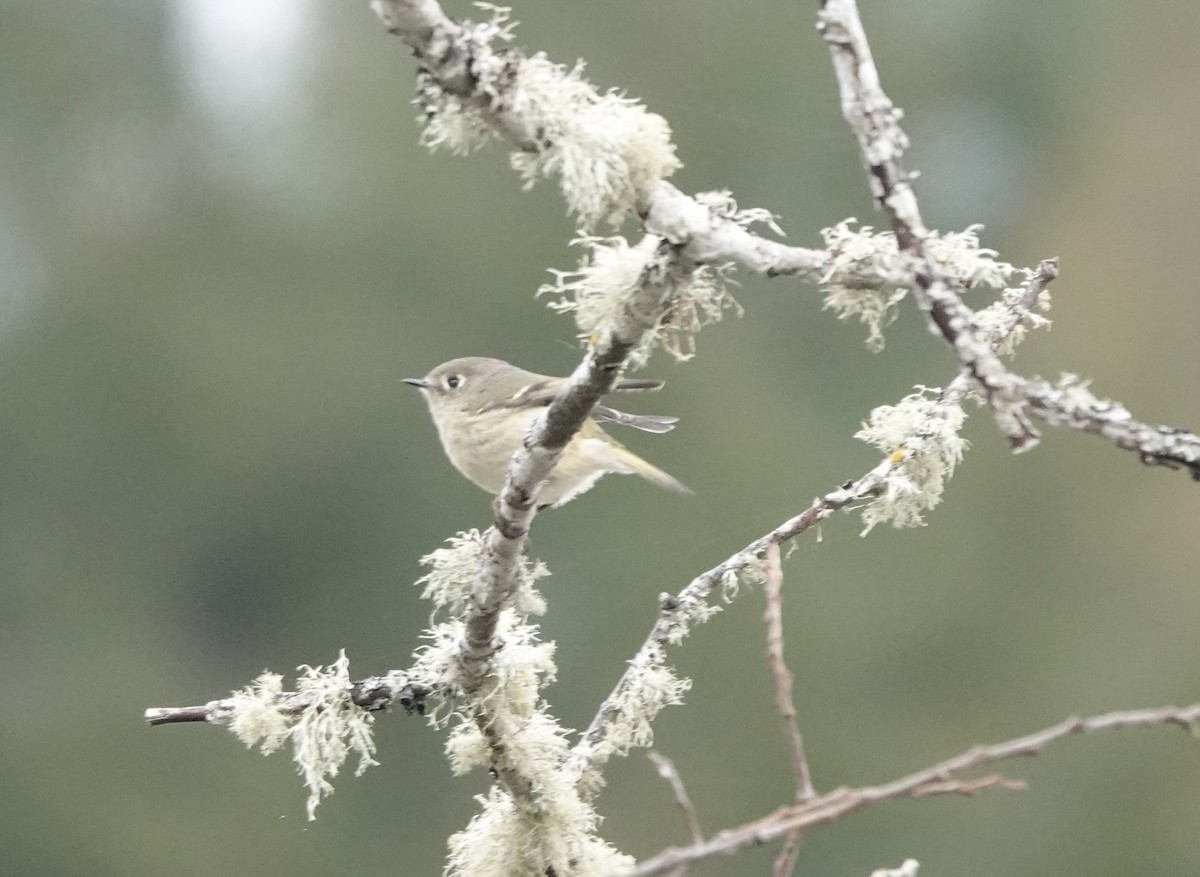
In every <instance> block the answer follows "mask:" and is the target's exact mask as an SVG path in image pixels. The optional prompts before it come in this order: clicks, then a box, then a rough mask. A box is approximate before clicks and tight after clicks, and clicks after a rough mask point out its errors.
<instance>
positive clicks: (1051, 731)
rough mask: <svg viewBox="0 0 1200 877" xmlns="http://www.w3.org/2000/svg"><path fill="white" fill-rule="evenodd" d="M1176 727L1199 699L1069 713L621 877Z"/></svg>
mask: <svg viewBox="0 0 1200 877" xmlns="http://www.w3.org/2000/svg"><path fill="white" fill-rule="evenodd" d="M1158 725H1178V726H1179V727H1181V728H1184V729H1185V730H1187V731H1189V732H1190V733H1193V734H1195V733H1196V731H1197V727H1198V725H1200V703H1195V704H1192V705H1191V706H1187V707H1183V708H1182V709H1180V708H1177V707H1170V706H1168V707H1159V708H1154V709H1142V710H1129V711H1123V712H1113V713H1105V714H1103V715H1098V716H1091V717H1088V718H1079V717H1072V718H1069V719H1066V720H1065V721H1063V722H1060V723H1059V724H1057V725H1053V726H1051V727H1049V728H1044V729H1042V730H1040V731H1035V732H1033V733H1032V734H1027V735H1025V736H1023V737H1017V738H1015V739H1012V740H1007V741H1005V742H1003V743H996V744H992V745H989V746H976V747H974V748H972V749H968V750H967V751H966V752H963V753H961V754H959V755H956V756H954V757H953V758H948V759H946V760H945V761H942V762H939V763H938V764H934V765H931V766H930V767H927V768H925V769H923V770H919V771H917V772H915V773H912V774H909V775H908V776H906V777H901V778H900V779H898V780H894V781H892V782H890V783H886V784H884V785H881V786H863V787H859V788H841V789H835V790H834V791H832V792H829V793H827V794H824V795H819V796H817V797H816V798H813V799H811V800H809V801H805V802H802V803H797V804H793V805H791V806H789V807H782V808H780V809H779V810H776V811H775V812H774V813H771V814H768V815H767V816H764V817H763V818H761V819H758V820H756V821H754V822H751V823H748V824H746V825H742V826H739V827H738V828H732V829H728V830H726V831H722V832H720V833H719V834H716V835H714V836H713V837H711V838H709V839H708V840H707V841H705V842H704V843H702V844H693V845H692V846H690V847H683V848H674V847H672V848H668V849H666V850H663V851H662V852H661V853H659V854H658V855H656V856H653V857H652V858H649V859H645V860H644V861H642V862H639V863H638V864H637V866H636V867H634V868H632V869H630V870H629V871H626V872H624V874H622V875H621V877H650V875H652V874H661V873H664V872H666V871H672V870H674V869H676V868H679V867H681V866H685V865H690V864H693V863H695V862H699V861H701V860H703V859H708V858H712V857H713V856H718V855H729V854H731V853H735V852H737V851H739V850H743V849H746V848H748V847H751V846H758V845H760V844H764V843H769V842H771V841H774V840H778V839H779V838H781V837H785V836H787V835H789V834H790V833H792V832H793V831H797V830H799V831H804V830H806V829H809V828H812V827H814V826H817V825H823V824H827V823H830V822H835V821H837V820H838V819H840V818H841V817H843V816H845V815H847V814H849V813H853V812H855V811H856V810H861V809H863V808H865V807H869V806H871V805H874V804H878V803H880V802H882V801H892V800H896V799H899V798H927V797H930V796H934V795H968V796H969V795H974V794H977V793H979V792H982V791H988V790H991V789H1018V790H1019V789H1021V788H1023V785H1022V784H1021V783H1017V782H1013V781H1011V780H1007V779H1005V778H1004V777H1001V776H999V775H990V776H986V777H982V778H979V779H974V780H962V779H958V778H957V775H958V774H960V773H963V772H964V771H967V770H971V769H972V768H976V767H980V766H982V765H985V764H992V763H995V762H997V761H1003V760H1005V759H1009V758H1014V757H1016V756H1027V755H1038V754H1039V753H1041V752H1042V751H1043V750H1044V749H1045V748H1046V747H1047V746H1049V745H1050V744H1051V743H1055V742H1057V741H1059V740H1062V739H1063V738H1065V737H1069V736H1072V735H1074V734H1082V733H1088V732H1093V731H1109V730H1122V729H1128V728H1146V727H1153V726H1158Z"/></svg>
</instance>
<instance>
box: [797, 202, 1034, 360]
mask: <svg viewBox="0 0 1200 877" xmlns="http://www.w3.org/2000/svg"><path fill="white" fill-rule="evenodd" d="M853 222H854V220H853V219H847V220H843V221H842V222H839V223H838V224H837V225H835V226H833V227H831V228H827V229H824V230H823V231H822V232H821V234H822V236H823V238H824V239H825V248H826V250H827V251H828V253H829V257H830V259H829V265H828V267H827V269H826V271H825V274H824V277H823V278H822V286H823V289H824V290H825V304H824V307H825V308H826V309H827V310H832V311H833V312H834V313H835V314H836V315H837V318H838V319H839V320H846V319H850V318H851V317H854V318H856V319H858V320H859V321H860V322H861V323H862V324H863V325H865V326H866V327H867V346H868V347H869V348H870V349H871V350H875V351H878V350H881V349H883V345H884V336H883V330H884V329H885V328H886V327H887V326H888V325H889V324H890V323H891V322H892V321H893V320H894V319H895V318H896V313H897V310H896V309H897V305H899V303H900V302H901V301H903V300H904V297H905V296H906V295H907V294H908V292H909V289H910V286H909V284H910V283H911V282H912V281H911V278H912V276H913V271H914V265H913V261H912V256H911V255H909V254H908V253H904V252H901V251H900V248H899V247H898V246H897V244H896V236H895V235H894V234H892V233H891V232H888V231H884V232H876V231H874V230H873V229H872V228H871V227H870V226H861V227H859V228H851V224H852V223H853ZM981 228H982V226H978V225H973V226H970V227H968V228H967V229H965V230H964V231H959V232H947V233H944V234H943V233H938V232H930V234H929V236H928V237H926V238H925V252H926V253H927V254H928V256H929V258H930V260H931V261H933V262H934V264H935V265H936V266H937V267H938V268H939V269H940V270H941V271H942V272H943V273H944V274H946V275H947V276H948V279H949V280H950V282H951V283H953V284H954V285H955V286H956V287H957V289H958V290H959V291H967V290H972V289H977V288H988V289H995V290H1003V289H1004V288H1005V286H1006V285H1007V283H1008V281H1009V278H1010V277H1011V276H1012V275H1013V274H1015V273H1016V269H1015V268H1013V266H1012V265H1009V264H1008V263H1007V262H1001V261H999V260H997V259H996V256H997V253H996V251H995V250H989V249H987V248H985V247H981V246H980V245H979V231H980V229H981Z"/></svg>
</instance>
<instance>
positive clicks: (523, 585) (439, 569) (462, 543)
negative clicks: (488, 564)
mask: <svg viewBox="0 0 1200 877" xmlns="http://www.w3.org/2000/svg"><path fill="white" fill-rule="evenodd" d="M446 543H447V547H445V548H438V549H436V550H434V551H432V552H430V553H429V554H426V555H425V556H424V557H422V558H421V565H422V566H425V567H428V569H429V572H427V573H425V575H423V576H421V577H420V578H419V579H417V581H416V584H418V585H424V586H425V589H424V590H423V591H422V592H421V596H422V597H423V598H424V599H426V600H429V601H431V602H432V603H433V605H434V608H435V611H436V610H439V609H442V610H445V611H447V612H448V613H449V614H450V615H460V614H462V612H463V611H464V610H466V609H467V607H469V606H470V605H471V601H472V600H473V599H474V594H475V588H476V587H477V583H478V581H479V571H480V570H481V569H482V568H483V564H484V560H485V557H486V551H487V540H486V539H485V538H484V535H483V534H482V533H480V532H479V531H478V530H468V531H466V532H460V533H456V534H455V535H454V536H451V537H450V538H449V539H447V540H446ZM549 574H550V571H549V570H548V569H547V568H546V565H545V564H544V563H542V562H541V561H531V560H529V559H527V558H522V559H521V562H520V566H519V568H518V570H517V576H516V590H515V591H514V594H513V604H514V606H515V607H516V608H517V609H518V611H520V612H523V613H526V614H529V615H541V614H542V613H544V612H545V611H546V602H545V600H543V599H542V596H541V594H539V593H538V592H537V589H536V588H535V587H534V584H535V583H536V582H537V581H538V579H541V578H545V577H546V576H548V575H549Z"/></svg>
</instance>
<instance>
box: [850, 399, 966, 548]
mask: <svg viewBox="0 0 1200 877" xmlns="http://www.w3.org/2000/svg"><path fill="white" fill-rule="evenodd" d="M965 420H966V413H965V412H964V411H963V409H962V407H961V406H960V405H957V404H949V403H946V402H943V401H941V400H940V399H939V398H938V397H937V392H936V391H935V390H930V389H927V388H921V389H920V390H918V392H916V393H913V394H912V395H910V396H907V397H905V398H904V399H903V400H902V401H901V402H900V403H899V404H898V405H882V406H880V407H878V408H876V409H875V410H874V411H872V412H871V417H870V420H869V422H867V423H864V424H863V427H862V429H860V430H859V431H858V432H857V433H856V434H855V438H858V439H861V440H863V441H865V442H868V443H870V444H872V445H874V446H875V447H876V448H878V449H879V450H881V451H884V452H885V453H888V454H890V455H891V456H892V458H893V461H894V465H893V466H892V468H891V470H890V472H889V473H888V475H887V477H886V480H885V481H884V484H883V489H882V491H881V492H880V494H879V495H878V496H876V497H875V498H873V499H872V500H870V501H869V502H868V503H867V504H866V505H865V506H864V507H863V510H862V515H863V523H864V524H865V525H866V526H865V528H864V529H863V531H862V535H864V536H865V535H867V533H869V532H871V530H872V529H873V528H874V527H876V526H877V525H879V524H881V523H889V524H891V525H892V526H893V527H896V528H904V527H919V526H923V525H924V523H925V520H924V515H925V513H926V512H927V511H929V510H930V509H932V508H933V507H934V506H936V505H937V504H938V503H939V502H941V498H942V493H943V492H944V491H945V489H946V482H947V481H948V480H949V479H950V477H951V476H952V475H953V474H954V469H955V467H956V466H957V465H958V463H959V462H960V461H961V460H962V457H963V454H964V453H965V452H966V449H967V444H968V443H967V441H966V439H964V438H962V436H961V435H959V431H960V430H961V429H962V425H963V423H964V422H965Z"/></svg>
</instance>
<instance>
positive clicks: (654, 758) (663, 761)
mask: <svg viewBox="0 0 1200 877" xmlns="http://www.w3.org/2000/svg"><path fill="white" fill-rule="evenodd" d="M646 757H647V758H649V759H650V761H651V762H652V763H653V764H654V769H655V770H656V771H657V772H658V775H659V776H660V777H662V778H663V779H664V780H666V781H667V785H669V786H670V787H671V793H672V794H674V795H675V803H676V804H678V805H679V811H680V812H681V813H682V814H683V823H684V825H686V826H687V830H688V833H689V834H690V835H691V836H692V843H694V844H701V843H704V832H702V831H701V830H700V819H699V817H698V816H697V815H696V807H695V805H693V804H692V799H691V798H690V797H688V793H687V787H686V786H685V785H684V784H683V777H681V776H680V775H679V770H678V769H677V768H676V767H675V762H673V761H672V760H671V759H669V758H667V756H665V755H663V754H662V753H661V752H656V751H655V750H653V749H651V750H650V751H649V752H647V753H646Z"/></svg>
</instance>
